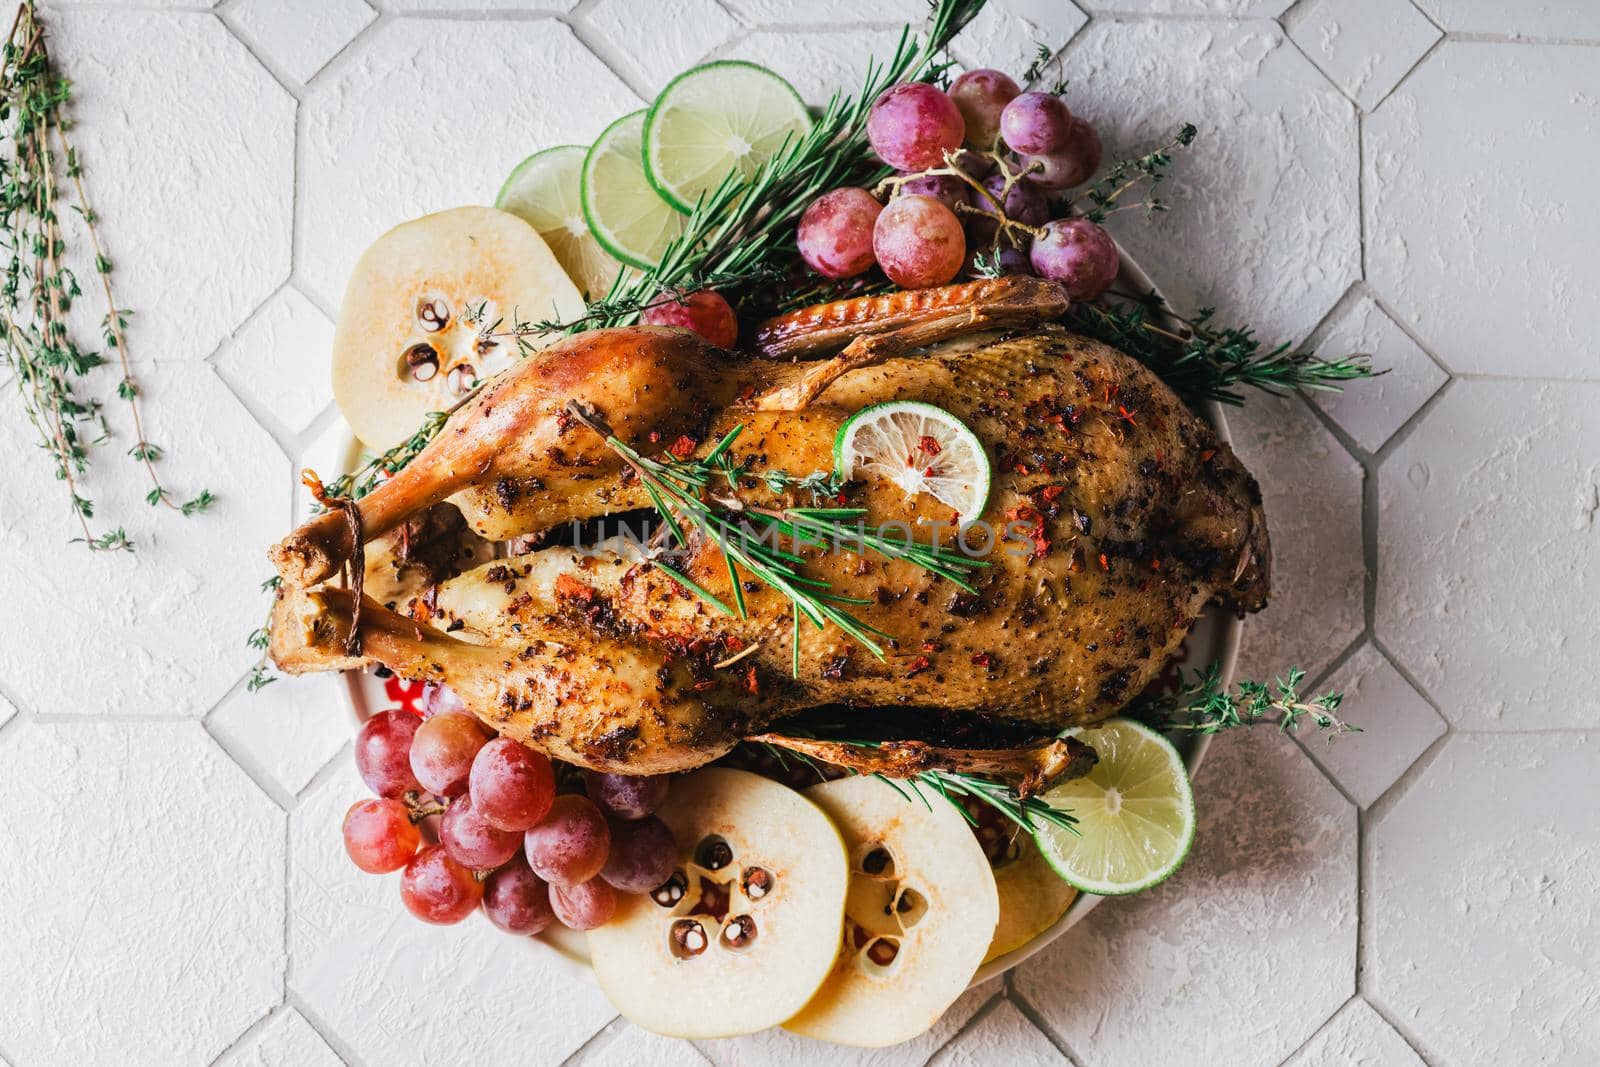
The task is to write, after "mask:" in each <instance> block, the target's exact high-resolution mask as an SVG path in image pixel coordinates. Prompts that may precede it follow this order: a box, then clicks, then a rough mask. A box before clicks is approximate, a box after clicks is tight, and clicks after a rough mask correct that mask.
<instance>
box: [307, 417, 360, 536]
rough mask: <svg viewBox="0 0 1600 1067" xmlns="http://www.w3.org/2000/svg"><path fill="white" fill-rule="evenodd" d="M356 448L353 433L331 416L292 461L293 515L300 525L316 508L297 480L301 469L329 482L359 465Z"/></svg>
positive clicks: (313, 501) (343, 423)
mask: <svg viewBox="0 0 1600 1067" xmlns="http://www.w3.org/2000/svg"><path fill="white" fill-rule="evenodd" d="M359 448H360V446H359V445H358V444H357V442H356V439H355V434H354V433H352V432H351V430H350V427H349V425H348V424H347V423H346V422H345V421H344V419H343V418H342V417H340V416H338V415H335V416H334V418H333V420H332V421H331V422H329V423H328V425H327V426H324V427H323V428H322V431H321V432H320V433H318V434H317V435H316V436H315V437H313V438H312V439H311V440H310V441H309V442H307V443H306V444H305V446H304V447H302V448H301V449H300V454H299V456H297V457H296V462H295V473H296V478H295V485H294V516H295V521H296V522H304V521H305V520H306V519H307V518H310V517H311V515H312V513H313V512H315V511H316V509H317V502H316V501H315V500H314V499H312V497H311V492H310V490H308V489H307V488H306V487H305V486H304V485H303V484H301V482H300V479H299V477H298V475H299V472H300V471H303V470H312V471H315V472H316V473H317V476H318V477H320V478H321V479H322V480H323V481H325V482H326V481H331V480H332V479H334V478H337V477H338V476H339V475H341V474H344V473H346V472H347V471H349V470H350V469H351V468H352V467H354V466H356V464H357V463H358V462H359Z"/></svg>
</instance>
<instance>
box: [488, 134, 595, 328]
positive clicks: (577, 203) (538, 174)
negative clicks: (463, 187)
mask: <svg viewBox="0 0 1600 1067" xmlns="http://www.w3.org/2000/svg"><path fill="white" fill-rule="evenodd" d="M588 151H589V150H588V149H587V148H584V147H583V146H582V145H575V144H564V145H560V146H558V147H556V148H546V149H545V150H544V151H543V152H535V153H534V154H533V155H531V156H529V157H528V158H527V159H524V160H523V161H522V162H521V163H519V164H517V169H516V170H514V171H512V172H511V176H510V177H509V178H507V179H506V183H505V184H504V185H502V186H501V187H500V195H499V196H497V197H495V200H494V206H495V207H497V208H499V209H500V210H502V211H509V212H511V213H512V214H513V215H516V216H517V217H519V218H521V219H522V220H523V221H524V222H526V223H528V224H529V225H531V226H532V227H533V228H534V229H536V230H538V231H539V236H540V237H543V238H544V243H545V244H547V245H549V246H550V251H552V252H554V253H555V255H556V262H558V263H560V264H561V269H562V270H564V271H566V272H567V275H568V277H570V278H571V279H572V280H573V282H574V283H576V284H577V286H578V288H579V289H581V290H582V291H583V296H584V299H585V300H598V299H600V298H601V297H603V296H605V295H606V293H608V292H610V291H611V284H612V283H613V282H615V281H616V280H617V274H618V273H619V272H620V271H622V269H623V266H622V264H621V263H618V262H617V261H616V260H615V259H613V258H611V256H610V255H608V254H607V253H606V250H605V249H604V248H601V247H600V242H598V241H596V240H595V239H594V234H592V233H590V232H589V224H588V223H586V222H584V221H583V198H582V197H581V196H580V195H579V193H578V182H579V180H580V178H581V177H582V175H583V157H584V156H585V155H586V154H587V153H588Z"/></svg>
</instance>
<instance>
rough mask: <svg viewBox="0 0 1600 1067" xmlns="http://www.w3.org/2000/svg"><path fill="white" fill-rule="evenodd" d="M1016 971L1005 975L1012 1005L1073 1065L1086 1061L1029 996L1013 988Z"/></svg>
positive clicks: (1013, 970) (1008, 996) (1074, 1066)
mask: <svg viewBox="0 0 1600 1067" xmlns="http://www.w3.org/2000/svg"><path fill="white" fill-rule="evenodd" d="M1015 973H1016V970H1015V968H1013V969H1012V970H1010V971H1007V972H1006V975H1005V979H1006V985H1007V993H1006V995H1007V999H1009V1000H1010V1001H1011V1006H1012V1007H1014V1008H1016V1009H1017V1011H1018V1012H1019V1013H1020V1014H1021V1015H1022V1017H1023V1018H1025V1019H1027V1020H1028V1021H1029V1022H1030V1023H1032V1024H1033V1025H1034V1027H1035V1029H1037V1030H1038V1031H1039V1032H1040V1033H1041V1034H1043V1035H1044V1039H1045V1040H1046V1041H1048V1042H1050V1044H1051V1045H1053V1046H1054V1047H1055V1050H1056V1051H1057V1052H1059V1053H1061V1056H1062V1058H1063V1059H1065V1060H1066V1061H1067V1062H1068V1063H1070V1064H1072V1065H1073V1067H1077V1065H1078V1064H1080V1063H1083V1062H1084V1061H1083V1060H1082V1059H1081V1058H1079V1056H1078V1055H1077V1054H1076V1053H1075V1052H1073V1050H1072V1046H1071V1045H1069V1044H1067V1039H1066V1038H1065V1037H1062V1036H1061V1035H1060V1034H1058V1033H1056V1031H1055V1029H1054V1028H1053V1027H1052V1026H1051V1025H1050V1023H1049V1021H1048V1020H1047V1019H1046V1018H1045V1017H1044V1014H1043V1013H1042V1012H1040V1011H1039V1009H1038V1008H1035V1007H1034V1006H1033V1004H1032V1003H1031V1002H1030V1001H1029V1000H1028V998H1027V997H1025V996H1023V995H1022V992H1021V990H1018V989H1014V988H1011V977H1012V975H1014V974H1015Z"/></svg>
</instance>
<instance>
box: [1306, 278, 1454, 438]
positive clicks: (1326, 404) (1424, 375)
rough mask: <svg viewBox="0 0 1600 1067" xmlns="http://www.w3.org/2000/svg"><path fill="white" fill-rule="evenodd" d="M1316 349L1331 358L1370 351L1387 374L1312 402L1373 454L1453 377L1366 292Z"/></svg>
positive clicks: (1340, 315) (1315, 396)
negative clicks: (1430, 357)
mask: <svg viewBox="0 0 1600 1067" xmlns="http://www.w3.org/2000/svg"><path fill="white" fill-rule="evenodd" d="M1315 351H1316V352H1318V353H1319V354H1320V355H1322V356H1323V357H1325V358H1327V359H1342V358H1344V357H1345V356H1349V355H1354V354H1356V353H1366V354H1367V355H1369V356H1371V357H1372V365H1373V366H1374V367H1378V368H1381V369H1382V370H1384V371H1385V373H1384V374H1382V375H1380V376H1379V377H1377V378H1374V379H1373V380H1372V381H1370V382H1363V383H1361V384H1360V385H1359V386H1352V387H1351V388H1349V389H1345V390H1343V391H1342V392H1337V393H1323V392H1319V393H1314V394H1312V400H1313V402H1314V403H1315V404H1316V405H1317V406H1318V407H1320V408H1321V409H1322V410H1323V411H1326V412H1327V413H1328V414H1329V415H1330V416H1332V417H1333V421H1334V422H1337V423H1338V424H1339V425H1340V426H1341V427H1343V428H1344V431H1345V432H1346V433H1348V434H1349V435H1350V436H1351V437H1353V438H1355V441H1356V444H1358V445H1360V446H1361V447H1362V448H1364V449H1366V450H1367V451H1368V452H1376V451H1377V450H1378V449H1379V448H1381V447H1383V443H1384V442H1385V441H1387V440H1389V438H1390V437H1391V436H1392V435H1393V434H1394V432H1395V431H1396V430H1398V429H1399V428H1400V427H1401V426H1402V425H1403V424H1404V423H1405V421H1406V420H1407V419H1409V418H1410V417H1411V416H1412V415H1415V414H1416V413H1417V410H1418V409H1419V408H1421V407H1422V405H1423V404H1425V403H1427V401H1428V398H1429V397H1430V396H1432V395H1433V394H1434V393H1436V392H1438V390H1439V387H1440V386H1441V385H1443V384H1444V383H1445V381H1446V380H1447V379H1448V378H1449V375H1447V374H1445V372H1444V371H1443V370H1442V369H1440V367H1439V364H1437V363H1435V362H1434V361H1433V360H1431V359H1429V358H1428V354H1427V353H1426V352H1424V351H1423V350H1422V348H1421V347H1420V346H1418V344H1417V343H1416V342H1415V341H1413V340H1412V339H1411V338H1410V336H1408V335H1407V334H1406V332H1405V331H1404V330H1402V329H1401V328H1400V327H1399V326H1397V325H1396V324H1395V321H1394V320H1393V319H1391V318H1390V317H1389V316H1388V315H1387V314H1385V313H1384V310H1383V309H1382V308H1381V307H1379V306H1378V304H1377V301H1375V300H1373V299H1372V298H1371V297H1370V296H1366V295H1364V294H1363V295H1362V296H1361V297H1360V298H1359V299H1358V300H1356V302H1355V303H1354V304H1352V305H1350V307H1349V308H1348V309H1346V310H1345V311H1343V312H1342V313H1335V315H1334V316H1333V320H1332V322H1330V323H1329V324H1328V325H1327V326H1326V327H1325V328H1324V331H1323V332H1322V333H1321V336H1319V337H1318V338H1317V343H1316V348H1315Z"/></svg>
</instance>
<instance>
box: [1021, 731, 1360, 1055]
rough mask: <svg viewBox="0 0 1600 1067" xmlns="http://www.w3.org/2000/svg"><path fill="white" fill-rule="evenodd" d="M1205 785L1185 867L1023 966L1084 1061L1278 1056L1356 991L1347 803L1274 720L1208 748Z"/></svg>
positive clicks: (1041, 1009) (1352, 835)
mask: <svg viewBox="0 0 1600 1067" xmlns="http://www.w3.org/2000/svg"><path fill="white" fill-rule="evenodd" d="M1195 793H1196V798H1197V802H1198V805H1199V809H1200V826H1199V833H1198V837H1197V839H1196V841H1195V844H1194V848H1193V851H1192V852H1191V853H1190V855H1189V859H1188V861H1187V862H1186V863H1185V864H1184V866H1183V868H1182V869H1181V870H1179V871H1178V873H1177V874H1175V875H1173V876H1172V877H1171V878H1170V879H1168V880H1167V881H1166V882H1165V883H1163V884H1162V885H1160V886H1158V887H1157V888H1155V889H1152V890H1149V891H1147V892H1145V893H1143V894H1141V895H1140V896H1138V897H1133V898H1129V899H1127V900H1119V901H1111V902H1108V903H1106V904H1104V905H1102V906H1101V907H1100V908H1098V909H1096V910H1095V911H1093V912H1090V914H1089V916H1088V917H1087V918H1086V919H1084V920H1083V922H1081V923H1079V924H1078V925H1077V926H1076V927H1074V928H1072V929H1071V930H1069V931H1067V933H1066V934H1065V935H1064V936H1063V937H1062V938H1061V940H1059V941H1057V942H1056V943H1055V944H1054V945H1052V946H1050V948H1048V949H1046V950H1045V951H1044V952H1042V953H1040V954H1039V955H1038V956H1035V957H1034V958H1033V959H1032V960H1030V961H1028V962H1027V963H1024V964H1023V965H1022V966H1021V967H1020V968H1019V969H1018V970H1017V971H1016V972H1014V973H1015V981H1016V988H1017V991H1018V992H1019V993H1021V994H1022V996H1023V997H1025V998H1026V999H1027V1001H1028V1003H1029V1004H1032V1005H1033V1006H1034V1008H1035V1009H1036V1010H1037V1011H1038V1013H1039V1014H1040V1016H1042V1017H1043V1019H1044V1022H1045V1023H1046V1025H1048V1026H1049V1027H1050V1029H1051V1030H1052V1031H1053V1032H1055V1033H1056V1034H1057V1035H1058V1036H1059V1037H1060V1038H1061V1039H1062V1041H1063V1043H1064V1044H1065V1045H1066V1047H1067V1048H1068V1049H1069V1050H1070V1051H1071V1052H1072V1054H1073V1055H1074V1056H1075V1057H1076V1058H1077V1059H1078V1060H1079V1062H1080V1063H1082V1064H1084V1065H1085V1067H1135V1065H1142V1064H1152V1063H1173V1064H1177V1063H1226V1064H1230V1065H1235V1067H1248V1065H1251V1064H1269V1065H1270V1064H1276V1063H1280V1062H1282V1060H1283V1059H1284V1057H1285V1056H1287V1055H1288V1054H1289V1053H1290V1052H1292V1051H1294V1049H1296V1048H1297V1047H1299V1046H1300V1045H1301V1044H1302V1043H1303V1042H1304V1041H1305V1040H1306V1039H1307V1038H1308V1037H1310V1036H1311V1035H1312V1034H1313V1033H1314V1032H1315V1031H1316V1030H1317V1028H1318V1027H1320V1026H1321V1025H1322V1021H1323V1020H1324V1019H1326V1018H1327V1017H1328V1016H1330V1015H1332V1014H1333V1013H1334V1011H1335V1010H1337V1009H1338V1007H1339V1005H1341V1004H1343V1003H1344V1002H1345V1001H1346V1000H1347V999H1349V997H1350V994H1351V993H1353V992H1355V952H1356V877H1355V862H1356V814H1355V810H1354V809H1353V808H1352V807H1351V806H1350V803H1349V802H1348V801H1346V800H1345V799H1344V797H1342V796H1340V795H1339V792H1338V791H1337V790H1336V789H1334V788H1333V786H1332V785H1330V784H1329V783H1328V781H1327V779H1325V778H1323V776H1322V774H1321V772H1320V771H1318V770H1317V768H1316V765H1315V764H1313V763H1312V762H1311V761H1310V760H1309V759H1307V758H1306V757H1305V755H1304V754H1303V753H1301V752H1300V750H1299V749H1298V748H1296V747H1295V745H1294V743H1293V742H1291V741H1289V740H1288V739H1286V738H1283V737H1280V736H1278V735H1277V734H1275V733H1273V732H1272V731H1266V730H1258V731H1255V732H1254V733H1251V734H1249V735H1248V736H1244V737H1225V738H1220V739H1219V740H1218V741H1217V742H1216V743H1215V744H1214V745H1212V747H1211V751H1210V753H1209V754H1208V755H1207V757H1206V762H1205V764H1204V766H1202V767H1201V768H1200V772H1199V774H1197V775H1196V776H1195ZM1290 991H1292V993H1291V992H1290ZM1177 1019H1182V1020H1185V1023H1184V1025H1181V1026H1174V1025H1168V1024H1167V1023H1166V1020H1177ZM1202 1019H1203V1021H1202Z"/></svg>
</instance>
